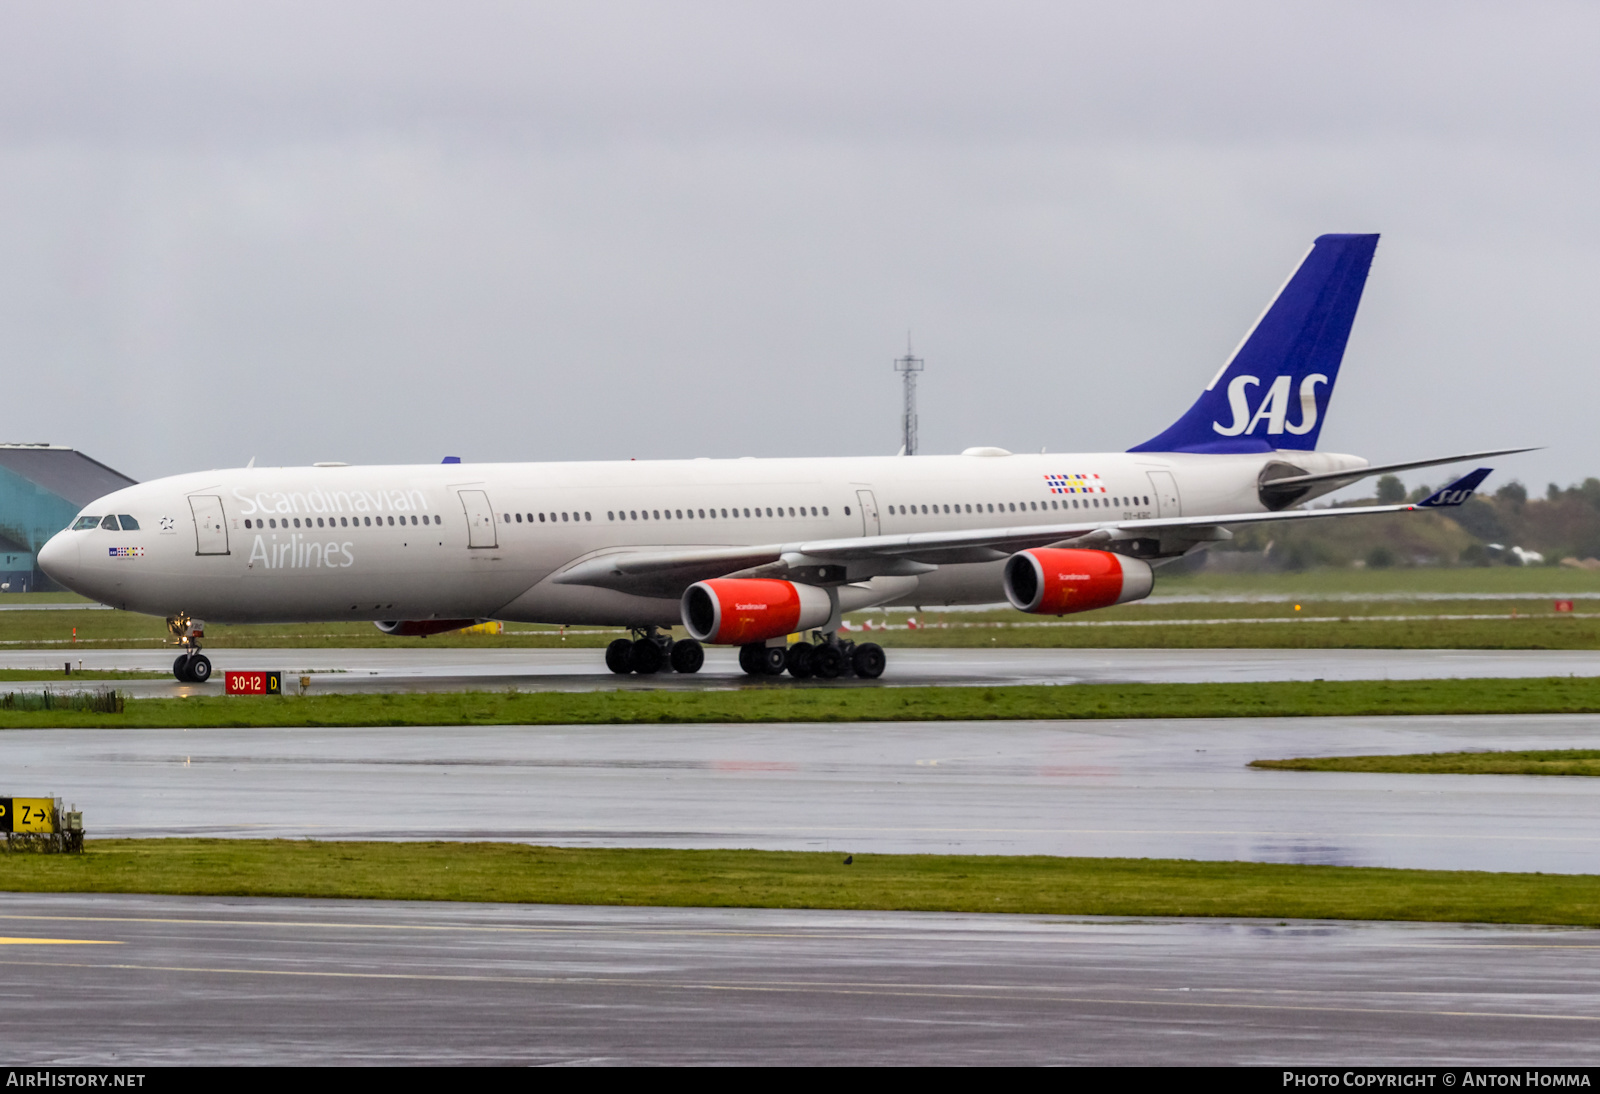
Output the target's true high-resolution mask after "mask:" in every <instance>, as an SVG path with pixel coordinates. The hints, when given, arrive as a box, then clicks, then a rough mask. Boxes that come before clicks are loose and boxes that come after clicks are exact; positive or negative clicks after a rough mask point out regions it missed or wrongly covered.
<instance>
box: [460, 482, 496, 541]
mask: <svg viewBox="0 0 1600 1094" xmlns="http://www.w3.org/2000/svg"><path fill="white" fill-rule="evenodd" d="M456 494H457V496H458V497H460V498H461V508H462V511H463V512H465V513H466V515H467V546H468V547H498V546H499V545H500V540H499V532H498V530H497V529H496V528H495V526H494V508H493V507H492V506H491V505H490V504H489V495H488V494H486V493H484V492H483V491H482V490H457V491H456Z"/></svg>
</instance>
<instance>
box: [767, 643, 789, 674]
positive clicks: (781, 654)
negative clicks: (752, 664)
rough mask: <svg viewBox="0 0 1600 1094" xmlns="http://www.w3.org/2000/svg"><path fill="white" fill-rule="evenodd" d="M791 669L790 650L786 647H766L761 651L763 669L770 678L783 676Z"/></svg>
mask: <svg viewBox="0 0 1600 1094" xmlns="http://www.w3.org/2000/svg"><path fill="white" fill-rule="evenodd" d="M788 667H789V650H788V648H787V647H785V646H764V647H762V650H761V669H762V671H763V672H765V673H766V674H767V675H768V676H781V675H783V670H784V669H786V668H788Z"/></svg>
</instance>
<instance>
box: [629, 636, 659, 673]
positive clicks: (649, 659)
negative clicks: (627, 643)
mask: <svg viewBox="0 0 1600 1094" xmlns="http://www.w3.org/2000/svg"><path fill="white" fill-rule="evenodd" d="M665 660H666V658H665V657H664V656H662V653H661V647H660V646H658V645H656V643H655V640H654V639H651V638H640V639H638V640H637V641H635V642H634V644H633V671H634V672H637V673H639V674H640V675H641V676H649V675H650V674H651V673H656V672H660V671H661V663H662V662H663V661H665Z"/></svg>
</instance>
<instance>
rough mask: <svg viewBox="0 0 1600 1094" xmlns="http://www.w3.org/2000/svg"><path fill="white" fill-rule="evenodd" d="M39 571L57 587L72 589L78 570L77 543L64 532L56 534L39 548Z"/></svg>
mask: <svg viewBox="0 0 1600 1094" xmlns="http://www.w3.org/2000/svg"><path fill="white" fill-rule="evenodd" d="M39 569H41V570H43V571H44V572H45V575H46V576H47V577H49V578H50V580H51V581H54V582H55V583H56V584H57V585H64V586H66V587H67V588H69V589H70V588H72V587H73V583H74V581H75V579H76V578H77V573H78V569H79V559H78V541H77V540H76V539H74V538H73V537H72V536H71V535H69V534H68V533H66V532H57V533H56V534H55V535H53V536H51V537H50V539H49V541H48V542H46V543H45V545H44V546H43V547H41V548H39Z"/></svg>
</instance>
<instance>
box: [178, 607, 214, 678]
mask: <svg viewBox="0 0 1600 1094" xmlns="http://www.w3.org/2000/svg"><path fill="white" fill-rule="evenodd" d="M167 630H168V631H170V632H171V634H172V637H173V638H175V639H177V640H178V642H180V643H181V644H182V645H183V647H184V650H183V652H182V653H181V654H179V655H178V659H177V660H176V661H174V662H173V663H172V675H173V676H175V677H177V679H178V683H180V684H203V683H205V682H206V681H207V680H209V679H211V658H209V657H207V656H206V655H205V654H203V653H201V652H200V639H202V638H204V637H205V636H206V625H205V624H204V623H202V622H201V621H200V620H198V619H190V618H189V617H188V616H186V615H172V616H168V617H167Z"/></svg>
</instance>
